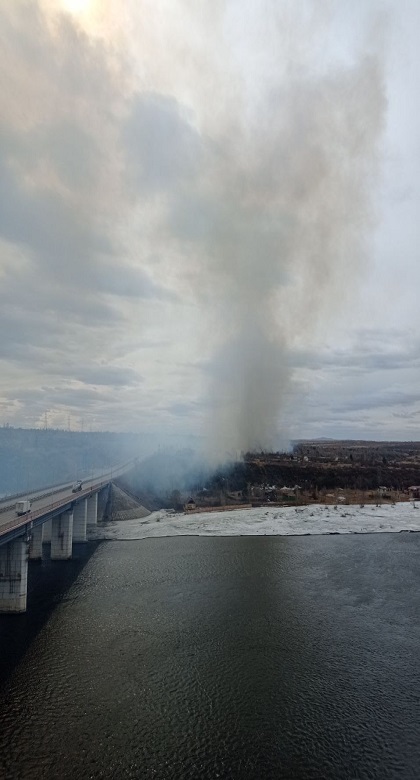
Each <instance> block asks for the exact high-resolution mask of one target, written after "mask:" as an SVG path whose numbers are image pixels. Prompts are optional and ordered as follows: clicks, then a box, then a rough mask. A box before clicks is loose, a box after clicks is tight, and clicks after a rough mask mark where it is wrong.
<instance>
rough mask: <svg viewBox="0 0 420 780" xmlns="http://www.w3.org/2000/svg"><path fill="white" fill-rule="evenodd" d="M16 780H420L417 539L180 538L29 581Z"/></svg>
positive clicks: (95, 556)
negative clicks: (334, 779) (389, 779)
mask: <svg viewBox="0 0 420 780" xmlns="http://www.w3.org/2000/svg"><path fill="white" fill-rule="evenodd" d="M30 570H31V571H30V593H29V609H28V613H27V614H26V615H23V616H2V617H1V618H0V643H1V644H0V653H1V660H2V663H1V667H0V669H1V675H2V676H1V681H2V684H1V690H0V700H1V709H0V776H1V777H2V778H3V779H4V780H17V778H19V780H22V779H26V778H31V780H38V778H45V779H48V780H50V778H51V779H52V778H61V779H62V780H66V779H67V778H68V779H69V780H70V778H71V780H74V778H78V780H85V778H86V779H88V778H92V779H94V780H96V778H116V780H118V779H119V778H157V779H158V780H177V779H178V778H179V779H180V780H184V779H185V780H189V779H190V778H191V780H193V779H194V780H196V779H197V780H199V779H200V780H201V779H202V780H214V779H215V778H220V779H221V780H222V779H223V780H224V779H225V778H226V779H227V778H229V779H230V780H248V779H249V780H251V779H252V780H254V778H255V780H257V778H258V780H260V778H270V779H271V778H273V780H274V778H276V780H277V779H278V778H286V779H287V780H289V779H290V780H292V779H293V778H299V779H300V778H303V779H305V778H308V779H311V780H322V779H323V778H325V779H329V778H340V779H341V778H343V779H344V780H347V779H348V780H354V779H355V778H358V779H360V780H363V779H364V778H366V779H368V778H378V780H387V778H404V779H405V778H407V779H409V778H413V780H418V778H419V777H420V740H419V730H420V663H419V655H420V534H409V533H400V534H397V533H396V534H387V533H383V534H371V535H363V536H360V535H358V536H352V535H347V536H340V535H337V536H306V537H275V536H271V537H232V538H228V537H225V538H221V537H217V538H214V537H213V538H212V537H201V538H194V537H177V538H154V539H145V540H141V541H109V542H103V543H101V544H88V545H85V546H83V545H81V546H80V548H79V552H78V554H77V558H76V559H75V560H73V561H71V562H68V563H51V562H49V561H48V560H46V561H45V562H44V563H43V564H42V565H38V566H37V565H36V564H31V565H30Z"/></svg>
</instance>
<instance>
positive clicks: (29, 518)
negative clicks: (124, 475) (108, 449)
mask: <svg viewBox="0 0 420 780" xmlns="http://www.w3.org/2000/svg"><path fill="white" fill-rule="evenodd" d="M110 481H111V480H110V479H109V478H108V479H106V480H104V481H103V482H98V484H97V485H92V486H91V487H89V488H86V490H82V491H80V492H78V493H77V494H76V493H72V494H71V495H69V496H66V498H61V499H60V501H53V502H52V503H51V504H47V506H44V507H42V508H41V509H36V510H34V511H33V512H28V513H27V514H26V515H20V516H19V517H15V518H14V519H13V520H10V521H9V522H8V523H5V524H4V525H2V526H1V528H0V537H1V536H3V535H4V534H6V533H8V532H9V531H12V530H14V529H16V528H25V526H28V525H29V526H30V525H31V523H33V521H34V520H37V519H38V518H40V517H42V516H43V515H48V514H50V512H53V511H54V510H55V509H59V508H60V507H65V506H67V505H68V504H70V503H72V502H73V501H80V499H81V498H89V496H90V495H92V493H96V492H97V491H98V490H100V489H101V488H102V487H104V486H105V485H109V483H110Z"/></svg>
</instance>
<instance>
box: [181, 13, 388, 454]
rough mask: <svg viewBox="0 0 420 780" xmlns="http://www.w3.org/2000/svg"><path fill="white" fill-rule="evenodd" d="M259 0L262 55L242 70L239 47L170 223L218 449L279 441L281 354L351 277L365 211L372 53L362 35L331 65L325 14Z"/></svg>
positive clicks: (372, 167) (286, 394)
mask: <svg viewBox="0 0 420 780" xmlns="http://www.w3.org/2000/svg"><path fill="white" fill-rule="evenodd" d="M269 5H270V4H269ZM305 7H306V8H308V7H309V6H308V5H307V4H305ZM321 7H324V8H325V6H324V5H323V4H321ZM265 8H266V13H267V30H268V29H270V31H271V32H270V35H271V40H268V43H267V48H268V52H269V53H268V54H267V57H268V62H267V63H266V64H265V66H262V72H261V74H260V75H259V76H258V74H257V76H255V78H254V79H253V78H252V75H251V74H252V68H253V65H254V61H253V60H252V55H250V57H251V60H250V61H249V62H247V71H246V73H247V75H246V76H244V79H243V82H242V99H243V103H242V109H241V110H237V108H238V104H237V103H236V104H235V111H237V113H234V112H233V111H232V113H231V114H229V116H228V120H229V121H226V132H225V134H224V136H223V137H221V136H219V137H218V138H216V139H212V143H208V144H207V145H206V149H205V151H204V152H202V169H201V177H200V179H199V184H198V186H197V191H196V192H195V193H194V197H193V198H190V199H189V200H188V201H187V203H186V204H184V206H185V208H184V210H183V215H184V217H183V218H184V220H185V221H184V224H183V219H182V218H179V214H178V219H177V221H176V223H177V228H178V230H180V233H181V235H182V238H183V239H184V240H185V239H188V238H189V239H190V240H193V241H194V242H195V249H196V252H197V254H198V255H199V264H200V269H199V273H198V274H197V281H198V284H197V292H198V293H199V292H200V289H201V290H202V289H203V288H205V289H206V290H207V292H208V298H207V301H206V302H207V303H210V306H209V307H208V310H212V311H213V312H214V318H213V322H212V327H213V333H215V334H216V335H215V338H216V340H217V342H218V345H217V348H216V349H215V353H214V356H213V359H212V360H211V365H210V371H211V394H212V402H213V406H212V413H211V419H210V428H211V429H212V432H213V435H214V442H215V446H216V447H217V448H218V449H219V451H220V447H221V445H222V446H223V445H224V446H225V447H226V448H227V449H231V450H247V449H251V448H260V447H270V446H273V444H275V443H277V445H278V444H279V438H280V436H281V433H282V431H281V425H282V423H281V419H280V415H281V412H282V411H284V410H285V409H286V407H287V405H288V402H289V400H290V397H291V395H292V394H293V387H292V381H291V380H292V373H291V369H290V366H289V363H290V355H291V353H292V351H293V349H294V348H295V347H296V346H297V345H298V346H300V347H302V346H303V347H305V348H308V346H309V345H310V344H311V340H312V338H313V334H314V333H315V332H316V329H317V327H318V324H319V323H320V322H321V323H325V320H326V315H327V314H328V313H331V312H334V309H335V308H336V305H337V303H336V301H337V300H340V299H341V300H342V299H343V296H344V295H345V294H346V293H347V292H348V290H349V289H350V288H351V287H352V286H355V285H356V284H357V282H358V280H359V279H360V271H361V268H362V266H363V263H364V262H365V260H366V254H367V253H366V239H367V237H368V236H369V232H370V230H371V228H372V221H373V219H372V208H371V190H372V184H373V181H374V177H375V173H376V167H377V147H378V139H379V137H380V131H381V127H382V124H383V115H384V105H385V101H384V96H383V78H382V75H383V74H382V65H381V58H380V56H379V55H378V54H375V53H374V52H372V51H369V50H368V48H369V47H367V46H366V47H364V48H363V49H361V50H360V51H359V52H358V53H357V54H355V53H354V52H353V53H352V57H351V58H350V57H348V61H347V63H345V64H343V63H340V64H339V63H337V61H335V62H334V58H333V60H332V61H331V58H330V60H328V59H327V58H325V57H323V55H322V47H323V45H324V44H325V41H326V38H327V36H328V33H331V32H332V31H333V20H332V18H330V19H329V20H328V18H326V17H325V14H324V13H322V15H321V16H320V15H319V14H318V13H317V10H316V9H315V3H313V4H310V8H312V9H313V10H314V13H313V14H311V13H310V14H309V15H308V16H307V18H306V22H305V23H303V24H302V23H301V19H300V17H299V14H300V12H301V10H302V7H301V4H293V8H292V6H291V5H289V4H287V3H280V4H277V3H273V4H271V9H272V13H271V11H269V10H267V6H265ZM279 9H280V11H279ZM254 43H255V41H254ZM257 43H258V45H256V51H257V53H259V55H260V56H261V57H263V55H264V52H263V46H264V43H263V41H262V40H259V41H258V42H257ZM270 47H271V51H272V53H273V58H274V61H269V60H270ZM254 53H255V52H254ZM243 56H245V55H243ZM257 65H258V59H257V58H256V59H255V66H256V67H257ZM247 78H248V80H247ZM225 111H226V109H225ZM225 120H226V116H225ZM185 215H188V216H185ZM182 226H183V227H184V228H185V230H184V233H183V231H182ZM283 424H284V423H283ZM286 437H287V427H284V429H283V438H286Z"/></svg>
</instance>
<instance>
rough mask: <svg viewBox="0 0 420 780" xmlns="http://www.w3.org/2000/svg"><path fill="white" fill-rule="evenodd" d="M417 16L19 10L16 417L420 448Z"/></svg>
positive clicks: (231, 0) (10, 344)
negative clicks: (411, 442)
mask: <svg viewBox="0 0 420 780" xmlns="http://www.w3.org/2000/svg"><path fill="white" fill-rule="evenodd" d="M419 29H420V4H419V3H418V2H417V0H399V2H398V3H397V2H395V1H394V0H390V1H389V2H387V1H386V0H353V2H352V3H348V2H346V0H325V1H324V0H316V1H315V0H293V2H292V0H211V1H210V0H0V42H1V43H0V46H1V55H2V69H1V73H0V78H1V81H2V83H1V88H0V171H1V175H0V424H5V423H9V424H11V425H22V426H25V427H31V426H44V423H45V419H46V415H47V419H48V425H49V426H58V427H67V426H68V425H69V424H70V426H71V427H72V428H73V429H80V428H81V427H82V426H83V427H84V428H85V429H86V430H88V429H92V430H124V431H139V432H141V431H145V432H146V431H147V432H148V433H155V434H156V437H157V441H163V440H166V438H167V437H168V436H169V437H174V436H177V435H181V434H182V435H184V436H185V435H187V436H194V437H198V440H201V441H202V442H204V443H205V446H207V447H209V448H210V447H212V448H213V449H214V448H216V449H217V448H219V449H220V448H223V449H224V450H237V449H243V448H247V447H253V446H264V447H266V446H280V445H281V443H285V442H287V441H288V440H289V439H290V438H297V437H312V436H334V437H341V438H343V437H353V438H377V439H386V438H395V439H405V438H408V439H420V433H419V425H420V384H419V377H420V329H419V319H420V313H419V312H420V307H419V305H418V290H419V289H420V263H419V247H420V241H419V227H418V225H419V194H420V184H419V182H420V154H419V152H420V149H419V145H420V114H419V101H418V94H417V93H418V83H419V76H420V54H419V50H418V46H417V35H418V30H419Z"/></svg>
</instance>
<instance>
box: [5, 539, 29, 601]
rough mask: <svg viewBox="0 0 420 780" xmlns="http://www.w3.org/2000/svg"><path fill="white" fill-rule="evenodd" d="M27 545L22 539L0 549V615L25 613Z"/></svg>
mask: <svg viewBox="0 0 420 780" xmlns="http://www.w3.org/2000/svg"><path fill="white" fill-rule="evenodd" d="M27 585H28V543H27V542H26V540H24V539H17V540H15V541H13V542H8V543H7V544H4V545H2V546H1V547H0V613H3V612H26V594H27Z"/></svg>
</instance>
